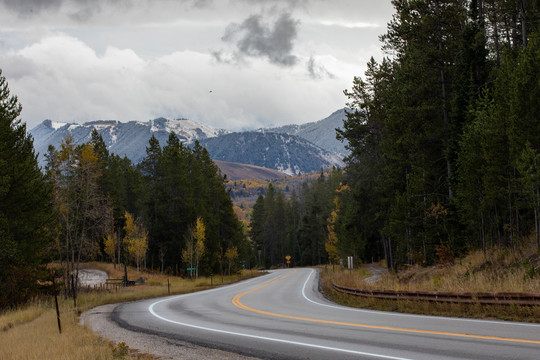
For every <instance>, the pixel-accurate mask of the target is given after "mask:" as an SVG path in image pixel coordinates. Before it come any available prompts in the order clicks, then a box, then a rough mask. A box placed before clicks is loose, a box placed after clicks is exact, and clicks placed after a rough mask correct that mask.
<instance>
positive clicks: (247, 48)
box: [222, 13, 299, 66]
mask: <svg viewBox="0 0 540 360" xmlns="http://www.w3.org/2000/svg"><path fill="white" fill-rule="evenodd" d="M298 26H299V21H298V20H295V19H293V18H292V17H291V15H290V14H287V13H283V14H281V15H280V16H279V17H278V18H277V19H276V20H275V22H274V23H273V24H270V25H269V24H266V23H264V22H263V18H262V16H261V15H251V16H250V17H248V18H247V19H246V20H244V21H243V22H242V23H241V24H236V23H233V24H230V25H229V26H228V27H227V29H225V34H224V35H223V37H222V40H223V41H226V42H229V43H234V44H235V46H236V55H237V57H240V58H241V57H242V56H244V55H247V56H252V57H265V58H268V60H270V62H272V63H274V64H278V65H283V66H292V65H294V64H296V62H297V61H298V59H297V57H296V56H295V55H293V54H292V50H293V47H294V40H295V39H296V37H297V35H298V31H297V28H298Z"/></svg>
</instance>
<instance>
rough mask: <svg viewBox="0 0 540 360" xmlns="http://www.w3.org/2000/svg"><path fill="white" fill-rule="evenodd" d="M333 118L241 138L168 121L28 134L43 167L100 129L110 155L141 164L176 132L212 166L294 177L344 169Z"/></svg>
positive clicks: (54, 126) (47, 124) (46, 126)
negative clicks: (154, 144)
mask: <svg viewBox="0 0 540 360" xmlns="http://www.w3.org/2000/svg"><path fill="white" fill-rule="evenodd" d="M338 113H339V112H337V113H334V114H338ZM334 114H333V115H332V116H330V117H329V118H327V119H325V120H322V121H320V122H316V123H310V124H305V125H291V126H288V127H283V128H278V129H273V130H260V131H257V132H243V133H230V132H229V131H227V130H220V129H215V128H212V127H209V126H206V125H203V124H200V123H197V122H196V121H193V120H187V119H177V120H170V119H165V118H158V119H155V120H150V121H147V122H141V121H130V122H126V123H122V122H119V121H115V120H99V121H91V122H87V123H84V124H76V123H58V122H53V121H51V120H45V121H43V122H42V123H41V124H39V125H38V126H36V127H35V128H33V129H32V130H30V133H31V134H32V136H33V137H34V147H35V149H36V152H37V153H39V154H40V156H39V161H40V164H41V165H42V166H44V165H45V157H44V156H43V155H44V154H45V153H47V149H48V147H49V145H53V146H54V147H56V148H57V149H58V148H59V147H60V144H61V143H62V140H63V139H64V138H65V136H66V135H68V134H69V135H71V136H72V138H73V140H74V143H75V144H76V145H78V144H83V143H86V142H89V141H90V139H91V133H92V130H93V129H96V130H97V131H98V132H99V133H100V134H101V137H102V138H103V141H104V142H105V144H106V145H107V147H108V149H109V152H110V153H114V154H117V155H119V156H121V157H124V156H127V157H128V158H130V159H131V161H133V162H134V163H138V162H140V161H141V160H142V159H143V158H144V157H145V156H146V147H147V146H148V140H149V139H150V137H151V136H152V134H153V135H154V136H155V137H156V138H157V139H158V141H159V143H160V144H161V146H164V145H165V144H166V143H167V139H168V138H169V134H170V133H171V132H172V131H174V132H175V133H176V134H177V136H178V138H179V139H180V141H181V142H183V143H184V144H186V145H190V144H192V143H193V142H194V141H195V140H199V141H200V142H201V143H202V144H203V146H205V147H206V148H207V149H208V152H209V153H210V156H211V157H212V159H214V160H222V161H229V162H236V163H241V164H250V165H255V166H260V167H265V168H269V169H274V170H278V171H281V172H283V173H285V174H289V175H293V174H302V173H306V172H311V171H316V170H320V169H321V168H326V167H330V166H336V167H341V166H343V160H342V159H343V155H344V154H343V152H341V151H328V148H330V149H332V146H334V145H336V143H337V144H339V145H342V144H341V143H339V142H338V141H337V140H335V128H336V127H339V126H340V125H341V124H342V120H340V116H341V115H340V114H338V115H336V116H334ZM328 119H330V120H328ZM295 129H296V130H295ZM278 132H279V133H278ZM289 133H294V134H289ZM306 139H307V140H306ZM309 139H314V140H315V141H318V142H319V143H321V144H323V145H325V147H326V148H323V147H322V146H320V145H319V146H317V144H314V143H313V142H311V141H310V140H309ZM325 139H326V140H325ZM339 145H338V146H339Z"/></svg>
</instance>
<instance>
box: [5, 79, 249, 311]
mask: <svg viewBox="0 0 540 360" xmlns="http://www.w3.org/2000/svg"><path fill="white" fill-rule="evenodd" d="M0 101H1V102H0V140H1V141H0V264H1V265H0V308H6V307H11V306H15V305H17V304H20V303H22V302H24V301H27V300H28V299H30V298H31V297H33V296H36V295H38V294H39V293H40V292H43V291H46V281H47V280H49V279H50V276H51V274H50V272H49V271H48V270H47V269H46V266H45V265H46V264H48V263H50V262H55V263H60V264H61V267H62V268H63V271H61V273H62V275H63V278H64V285H65V286H64V287H65V291H66V294H67V293H68V292H69V291H70V285H71V275H72V274H76V273H77V271H78V269H79V264H80V263H81V262H83V261H90V260H101V261H111V262H113V263H114V264H115V265H116V264H132V265H134V266H136V267H137V270H138V271H140V270H143V269H146V270H152V271H161V272H167V273H169V274H175V275H187V274H189V275H193V274H194V275H195V276H198V275H199V274H207V275H208V274H224V273H225V272H229V273H230V272H231V271H235V269H238V268H240V267H241V266H242V265H244V266H251V265H254V264H255V259H256V255H255V252H254V251H253V247H252V246H251V243H250V242H249V240H248V239H247V237H246V234H245V227H244V226H243V225H242V224H241V223H240V221H239V220H238V218H237V217H236V215H235V213H234V210H233V205H232V201H231V198H230V196H229V193H228V191H227V190H226V188H225V180H226V176H224V175H222V174H221V173H220V171H219V169H218V168H217V166H216V165H215V164H214V163H213V161H212V160H211V159H210V156H209V154H208V152H207V151H206V149H204V148H203V147H202V146H201V145H200V144H199V143H198V142H195V144H194V145H193V146H192V147H188V146H186V145H184V144H182V143H181V142H180V141H179V138H178V136H177V135H176V134H175V133H171V134H170V136H169V138H168V141H167V143H166V144H164V145H163V146H162V145H161V144H159V142H158V140H157V139H156V138H155V137H154V136H152V137H151V138H150V140H149V142H148V145H147V147H146V154H147V155H146V157H145V158H144V159H143V161H142V162H141V163H140V164H133V163H132V162H131V161H130V160H129V159H128V158H127V157H124V158H122V157H120V156H118V155H116V154H110V153H109V152H108V150H107V147H106V145H105V143H104V141H103V139H102V138H101V136H100V135H99V133H98V132H97V131H96V130H94V131H93V132H92V138H91V141H89V142H88V143H86V144H82V145H75V144H74V141H73V139H72V138H71V137H69V136H67V137H66V138H64V139H63V141H62V143H61V145H60V146H59V148H58V149H56V148H54V147H53V146H50V147H49V149H48V151H47V153H46V154H45V158H46V166H45V168H44V169H43V171H42V169H40V167H39V165H38V162H37V154H35V152H34V147H33V139H32V137H31V135H29V134H27V132H26V124H25V123H23V122H22V121H21V120H20V119H18V116H19V115H20V113H21V110H22V108H21V105H20V104H19V102H18V99H17V97H16V96H10V92H9V88H8V84H7V81H6V79H5V78H4V77H3V76H2V74H1V72H0ZM187 268H192V269H195V270H194V271H189V272H187V270H186V269H187ZM40 280H41V281H40ZM44 281H45V282H44ZM44 284H45V286H44Z"/></svg>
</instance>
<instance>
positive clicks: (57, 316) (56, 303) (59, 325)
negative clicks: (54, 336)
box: [51, 270, 62, 334]
mask: <svg viewBox="0 0 540 360" xmlns="http://www.w3.org/2000/svg"><path fill="white" fill-rule="evenodd" d="M51 276H52V284H53V292H54V304H55V305H56V319H57V321H58V332H59V333H60V334H61V333H62V325H61V324H60V309H59V308H58V294H57V292H56V280H55V274H54V270H51Z"/></svg>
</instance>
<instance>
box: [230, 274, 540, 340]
mask: <svg viewBox="0 0 540 360" xmlns="http://www.w3.org/2000/svg"><path fill="white" fill-rule="evenodd" d="M295 272H296V270H294V271H292V272H290V273H288V274H287V275H284V276H282V277H280V278H278V279H276V280H273V281H271V282H269V283H266V284H264V285H261V286H259V287H257V288H255V289H251V290H249V291H245V292H243V293H241V294H238V295H236V296H235V297H234V298H233V299H232V303H233V304H234V305H235V306H236V307H238V308H240V309H242V310H247V311H251V312H254V313H258V314H263V315H268V316H274V317H279V318H286V319H293V320H300V321H307V322H315V323H323V324H333V325H342V326H352V327H357V328H364V329H377V330H389V331H397V332H407V333H416V334H430V335H442V336H452V337H461V338H469V339H482V340H495V341H506V342H516V343H526V344H539V345H540V341H539V340H527V339H513V338H505V337H498V336H485V335H474V334H460V333H452V332H444V331H431V330H417V329H406V328H398V327H390V326H377V325H366V324H356V323H347V322H341V321H332V320H322V319H311V318H306V317H302V316H292V315H284V314H276V313H272V312H268V311H263V310H258V309H253V308H251V307H249V306H246V305H244V304H242V303H241V302H240V299H241V298H242V297H243V296H244V295H247V294H250V293H253V292H255V291H258V290H260V289H262V288H265V287H267V286H269V285H272V284H274V283H276V282H278V281H280V280H282V279H284V278H286V277H287V276H290V275H292V274H293V273H295Z"/></svg>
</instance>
